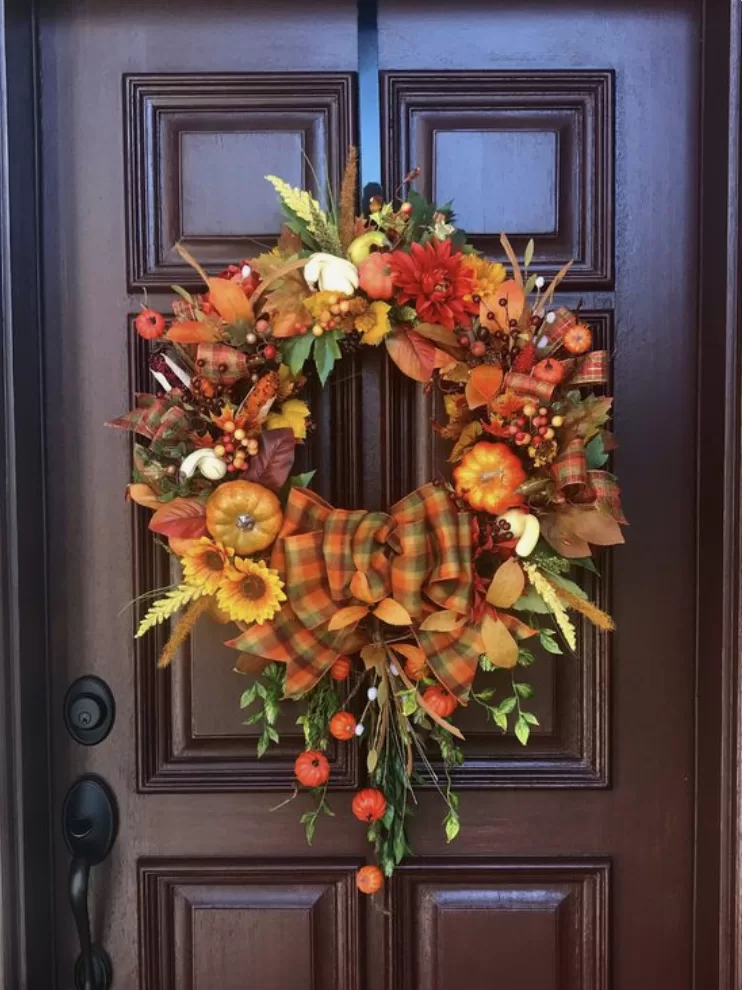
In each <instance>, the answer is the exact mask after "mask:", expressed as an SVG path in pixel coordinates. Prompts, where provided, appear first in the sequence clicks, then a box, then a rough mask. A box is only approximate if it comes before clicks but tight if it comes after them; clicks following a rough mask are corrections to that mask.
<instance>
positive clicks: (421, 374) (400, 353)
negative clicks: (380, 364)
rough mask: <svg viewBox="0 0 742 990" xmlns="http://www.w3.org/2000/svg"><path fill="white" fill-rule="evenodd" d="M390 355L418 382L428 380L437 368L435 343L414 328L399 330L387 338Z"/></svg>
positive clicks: (400, 367) (406, 373) (403, 370)
mask: <svg viewBox="0 0 742 990" xmlns="http://www.w3.org/2000/svg"><path fill="white" fill-rule="evenodd" d="M385 343H386V349H387V351H388V352H389V357H390V358H391V359H392V361H394V363H395V364H396V365H397V367H398V368H399V370H400V371H401V372H402V373H403V374H405V375H407V377H408V378H413V379H414V380H415V381H416V382H427V381H429V379H430V376H431V375H432V374H433V369H434V368H435V350H436V349H435V344H433V343H431V342H430V341H429V340H426V339H425V338H424V337H421V336H420V335H419V334H416V333H415V332H414V331H413V330H410V331H407V332H405V331H404V330H397V331H395V332H394V333H391V334H389V336H388V337H386V339H385Z"/></svg>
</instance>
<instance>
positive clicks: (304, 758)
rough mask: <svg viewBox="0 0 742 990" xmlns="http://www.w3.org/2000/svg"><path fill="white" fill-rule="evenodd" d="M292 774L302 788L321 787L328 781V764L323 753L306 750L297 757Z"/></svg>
mask: <svg viewBox="0 0 742 990" xmlns="http://www.w3.org/2000/svg"><path fill="white" fill-rule="evenodd" d="M294 773H295V774H296V779H297V780H298V781H299V783H300V784H301V785H302V787H321V786H322V785H323V784H326V783H327V781H328V780H329V779H330V764H329V763H328V762H327V757H326V756H325V754H324V753H320V752H319V751H318V750H316V749H308V750H306V752H304V753H299V755H298V756H297V758H296V763H294Z"/></svg>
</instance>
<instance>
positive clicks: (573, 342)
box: [562, 323, 593, 354]
mask: <svg viewBox="0 0 742 990" xmlns="http://www.w3.org/2000/svg"><path fill="white" fill-rule="evenodd" d="M592 342H593V334H592V331H591V329H590V327H586V326H585V324H584V323H576V324H575V325H574V326H573V327H570V328H569V330H568V331H567V332H566V333H565V335H564V336H563V337H562V343H563V344H564V346H565V348H566V349H567V350H568V351H569V353H570V354H584V353H585V351H589V350H590V347H591V345H592Z"/></svg>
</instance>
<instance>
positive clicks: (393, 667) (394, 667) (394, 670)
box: [389, 663, 399, 677]
mask: <svg viewBox="0 0 742 990" xmlns="http://www.w3.org/2000/svg"><path fill="white" fill-rule="evenodd" d="M389 670H391V672H392V673H393V674H394V676H395V677H399V670H398V669H397V665H396V663H390V664H389Z"/></svg>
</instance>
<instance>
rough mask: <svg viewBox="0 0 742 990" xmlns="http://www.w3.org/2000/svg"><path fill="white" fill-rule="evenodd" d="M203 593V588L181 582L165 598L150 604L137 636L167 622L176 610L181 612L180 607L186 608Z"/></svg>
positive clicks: (137, 637)
mask: <svg viewBox="0 0 742 990" xmlns="http://www.w3.org/2000/svg"><path fill="white" fill-rule="evenodd" d="M202 594H203V592H202V590H201V588H198V587H196V586H195V585H191V584H181V585H179V586H178V587H177V588H174V589H173V590H172V591H168V593H167V594H166V595H165V597H164V598H160V599H159V600H158V601H156V602H154V604H152V605H150V607H149V609H148V610H147V614H146V615H145V616H144V618H143V619H142V621H141V622H140V623H139V628H138V629H137V632H136V637H135V638H136V639H139V638H140V637H141V636H144V634H145V633H146V632H149V630H150V629H152V628H154V626H158V625H160V624H161V623H162V622H165V621H166V620H167V619H169V618H170V617H171V616H172V615H174V614H175V613H176V612H179V611H180V609H182V608H185V606H186V605H190V603H191V602H193V601H195V600H196V599H197V598H200V597H201V595H202Z"/></svg>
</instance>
